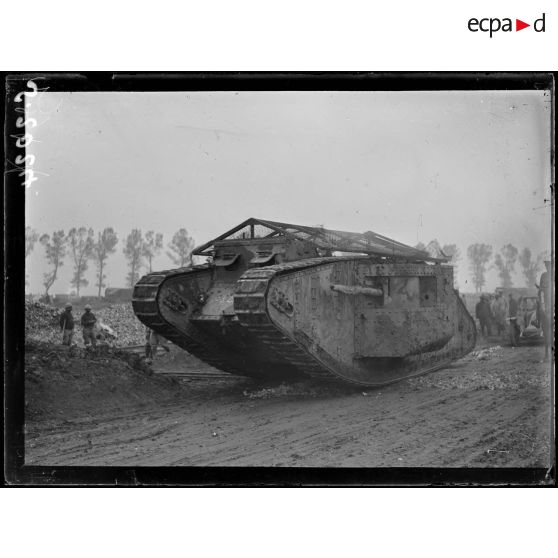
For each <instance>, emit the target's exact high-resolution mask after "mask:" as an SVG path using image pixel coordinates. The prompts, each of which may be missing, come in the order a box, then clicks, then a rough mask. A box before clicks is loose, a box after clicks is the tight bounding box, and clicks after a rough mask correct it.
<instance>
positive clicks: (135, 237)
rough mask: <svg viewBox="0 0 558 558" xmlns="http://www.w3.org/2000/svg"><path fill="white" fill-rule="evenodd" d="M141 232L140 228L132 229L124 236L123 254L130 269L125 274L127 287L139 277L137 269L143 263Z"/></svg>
mask: <svg viewBox="0 0 558 558" xmlns="http://www.w3.org/2000/svg"><path fill="white" fill-rule="evenodd" d="M142 248H143V234H142V232H141V230H140V229H133V230H132V232H131V233H130V234H129V235H128V236H127V237H126V245H125V246H124V256H126V259H127V260H128V267H129V268H130V271H129V272H128V275H127V276H126V280H127V282H128V286H129V287H133V286H134V285H135V284H136V283H137V282H138V279H139V270H140V269H141V267H142V265H143V255H142Z"/></svg>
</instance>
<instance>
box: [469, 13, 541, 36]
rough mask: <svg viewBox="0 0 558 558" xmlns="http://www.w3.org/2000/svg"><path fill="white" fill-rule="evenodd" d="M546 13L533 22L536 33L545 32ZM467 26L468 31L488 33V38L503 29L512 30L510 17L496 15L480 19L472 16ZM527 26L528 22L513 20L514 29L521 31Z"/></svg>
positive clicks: (504, 30)
mask: <svg viewBox="0 0 558 558" xmlns="http://www.w3.org/2000/svg"><path fill="white" fill-rule="evenodd" d="M545 18H546V14H543V15H542V16H541V17H540V18H539V19H536V20H535V21H534V22H533V26H532V27H533V30H534V31H535V32H537V33H544V32H545V24H546V21H545ZM467 27H468V28H469V31H471V32H473V33H477V32H479V31H481V32H482V33H490V35H489V36H490V38H492V35H493V34H494V33H498V31H503V32H504V33H506V32H507V33H509V32H512V31H514V29H513V23H512V18H509V17H505V18H503V19H500V18H498V17H485V18H482V19H477V18H476V17H472V18H471V19H470V20H469V22H468V24H467ZM527 27H531V24H530V23H525V22H524V21H522V20H521V19H516V20H515V31H521V30H522V29H526V28H527Z"/></svg>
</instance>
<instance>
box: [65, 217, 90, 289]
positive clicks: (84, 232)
mask: <svg viewBox="0 0 558 558" xmlns="http://www.w3.org/2000/svg"><path fill="white" fill-rule="evenodd" d="M94 234H95V233H94V232H93V229H87V228H86V227H80V228H79V229H76V228H73V229H70V231H69V232H68V243H69V245H70V252H71V254H72V259H73V260H74V276H73V277H72V280H71V281H70V282H71V284H72V285H73V286H74V287H75V288H76V294H77V296H79V289H80V287H87V285H89V281H88V280H87V279H85V277H84V276H83V275H84V273H85V272H86V271H87V267H88V266H87V262H88V261H89V259H90V258H91V256H92V255H93V245H94V242H95V241H94V238H95V236H94Z"/></svg>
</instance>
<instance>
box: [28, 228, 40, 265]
mask: <svg viewBox="0 0 558 558" xmlns="http://www.w3.org/2000/svg"><path fill="white" fill-rule="evenodd" d="M37 240H39V235H38V234H37V231H36V230H35V229H32V228H31V227H25V258H26V259H27V256H28V255H29V254H31V252H32V251H33V248H34V247H35V243H36V242H37Z"/></svg>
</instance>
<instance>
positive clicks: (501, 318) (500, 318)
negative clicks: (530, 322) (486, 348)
mask: <svg viewBox="0 0 558 558" xmlns="http://www.w3.org/2000/svg"><path fill="white" fill-rule="evenodd" d="M492 313H493V314H494V320H495V322H496V330H497V332H498V335H499V336H501V335H502V333H504V332H505V331H506V321H507V319H508V302H507V300H506V299H505V298H504V296H503V293H502V291H500V290H499V291H497V292H496V298H495V299H494V305H493V306H492Z"/></svg>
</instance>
